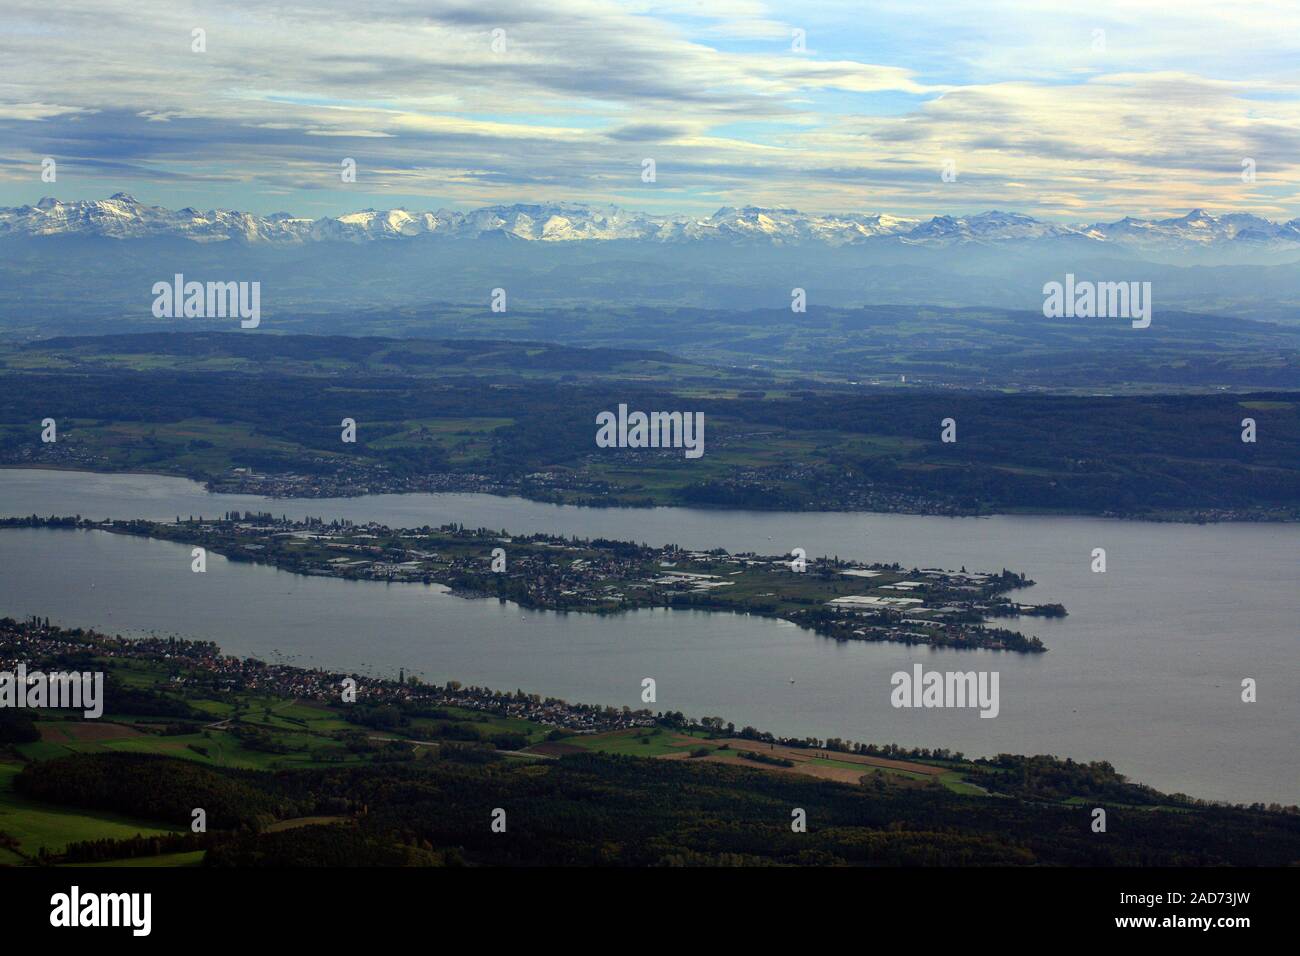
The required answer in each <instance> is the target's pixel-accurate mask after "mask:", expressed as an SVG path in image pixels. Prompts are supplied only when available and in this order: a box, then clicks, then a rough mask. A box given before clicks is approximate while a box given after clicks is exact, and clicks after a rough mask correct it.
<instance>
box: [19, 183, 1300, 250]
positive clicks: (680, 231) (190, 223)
mask: <svg viewBox="0 0 1300 956" xmlns="http://www.w3.org/2000/svg"><path fill="white" fill-rule="evenodd" d="M58 235H76V236H90V237H107V238H112V239H139V238H157V237H166V238H182V239H189V240H192V241H194V242H230V241H236V242H247V243H263V242H267V243H309V242H324V241H331V240H333V241H345V242H368V241H373V240H398V239H408V238H419V237H438V238H441V237H446V238H451V239H480V238H503V239H507V240H515V239H517V240H523V241H529V242H595V241H606V242H608V241H613V240H623V241H632V242H653V243H689V242H700V241H714V242H718V241H721V242H730V243H744V242H763V243H769V244H773V245H805V244H819V243H820V244H824V245H829V246H846V245H852V244H859V243H878V242H889V243H896V244H902V245H953V244H967V243H984V244H993V243H1005V242H1017V241H1018V242H1026V241H1031V242H1032V241H1038V240H1047V239H1050V240H1065V241H1078V242H1083V243H1110V244H1115V245H1121V246H1136V247H1144V248H1170V249H1176V248H1180V247H1181V248H1189V249H1193V248H1199V249H1206V248H1211V247H1221V246H1223V245H1225V244H1228V245H1231V246H1234V247H1236V248H1243V247H1246V246H1251V245H1263V246H1268V247H1279V248H1284V249H1285V248H1289V247H1293V246H1294V247H1300V219H1292V220H1291V221H1290V222H1284V223H1277V222H1271V221H1270V220H1268V219H1264V218H1261V217H1259V216H1255V215H1251V214H1249V213H1225V214H1223V215H1219V216H1214V215H1211V214H1209V213H1207V212H1206V211H1205V210H1203V209H1195V210H1192V211H1191V212H1189V213H1188V214H1187V215H1185V216H1180V217H1178V218H1174V219H1133V218H1129V217H1126V218H1124V219H1120V220H1118V221H1116V222H1109V223H1094V224H1092V225H1059V224H1054V223H1047V222H1041V221H1039V220H1037V219H1033V218H1032V217H1030V216H1025V215H1021V214H1019V213H1013V212H998V211H991V212H983V213H979V214H977V215H972V216H934V217H932V218H929V219H924V218H908V217H903V216H890V215H886V214H874V215H867V214H857V213H846V214H827V215H817V214H812V213H803V212H799V211H798V210H795V209H765V208H759V207H757V206H745V207H743V208H734V207H730V206H727V207H723V208H722V209H719V210H718V211H717V212H715V213H713V215H711V216H707V217H703V218H701V217H698V216H683V215H669V216H661V215H650V214H647V213H640V212H630V211H628V210H624V209H620V208H618V207H616V206H591V205H586V204H582V203H542V204H536V205H533V204H515V205H509V206H486V207H483V208H481V209H476V210H473V211H471V212H463V213H462V212H453V211H450V210H445V209H443V210H439V211H437V212H410V211H408V210H405V209H387V210H377V209H364V210H362V211H360V212H354V213H349V214H348V215H345V216H339V217H337V218H334V217H325V218H321V219H303V218H298V217H295V216H293V215H291V214H289V213H273V214H271V215H269V216H257V215H253V214H252V213H246V212H235V211H232V210H226V209H212V210H208V211H206V212H202V211H200V210H198V209H192V208H186V209H177V210H171V209H166V208H164V207H162V206H148V205H145V204H143V203H140V202H138V201H136V200H135V199H134V198H133V197H131V196H129V195H127V194H126V193H117V194H115V195H114V196H112V197H110V198H109V199H100V200H90V201H76V202H60V201H59V200H57V199H52V198H45V199H42V200H41V201H40V202H38V203H37V204H36V205H35V206H14V207H9V208H0V238H8V237H32V236H58Z"/></svg>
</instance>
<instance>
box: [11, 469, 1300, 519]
mask: <svg viewBox="0 0 1300 956" xmlns="http://www.w3.org/2000/svg"><path fill="white" fill-rule="evenodd" d="M5 471H58V472H66V473H70V474H83V475H103V476H114V475H128V476H136V477H141V478H169V479H175V480H178V481H189V482H192V483H193V484H196V485H198V486H199V487H200V488H201V489H202V490H203V492H204V493H205V494H208V495H214V496H215V495H231V496H240V497H247V498H257V499H260V500H262V501H267V502H273V501H332V500H338V501H350V500H353V499H356V498H373V497H380V496H394V497H400V496H406V495H488V496H490V497H493V498H501V499H504V500H511V499H516V500H519V501H526V502H530V503H532V504H541V505H553V506H555V507H558V508H590V509H599V510H609V511H655V510H659V509H672V510H680V511H698V512H702V513H705V514H756V515H772V514H791V515H798V514H808V515H836V514H843V515H882V516H902V517H916V518H953V519H987V518H1089V519H1095V520H1098V521H1121V522H1124V523H1126V524H1179V525H1213V524H1240V525H1249V524H1275V525H1293V524H1300V514H1296V515H1285V516H1281V515H1273V514H1267V515H1259V516H1249V515H1240V516H1222V515H1183V513H1181V512H1156V513H1150V514H1149V513H1143V514H1134V515H1123V514H1112V513H1107V512H1100V513H1098V512H1091V511H1069V510H1061V509H1057V510H1047V511H1037V510H1027V509H1026V510H1010V511H969V512H952V511H908V510H903V509H898V510H893V511H880V510H873V509H845V508H802V509H790V508H727V507H723V506H709V505H701V504H674V503H668V502H655V501H646V502H644V503H641V504H637V503H632V502H609V501H601V500H599V499H591V500H581V501H564V500H556V499H554V498H549V497H538V496H532V495H526V494H522V493H520V492H519V491H517V490H515V491H493V490H485V489H464V490H440V491H424V490H420V489H409V490H403V491H371V490H365V491H355V492H350V493H344V494H340V493H330V494H319V495H291V494H289V495H268V494H266V493H264V492H260V491H243V490H236V489H223V488H216V489H214V488H213V487H212V481H211V480H210V479H208V478H204V477H195V476H193V475H187V474H178V473H175V472H169V471H140V470H137V469H120V470H119V469H106V470H99V469H94V468H84V467H79V466H70V465H60V464H57V463H39V462H38V463H30V464H14V463H4V464H0V473H3V472H5Z"/></svg>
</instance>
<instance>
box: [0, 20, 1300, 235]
mask: <svg viewBox="0 0 1300 956" xmlns="http://www.w3.org/2000/svg"><path fill="white" fill-rule="evenodd" d="M198 29H201V30H203V31H204V34H205V37H204V39H205V41H206V50H205V51H204V52H195V51H194V50H193V46H194V43H195V41H194V39H193V37H194V31H195V30H198ZM796 31H802V32H801V33H798V34H797V36H796ZM799 37H802V38H804V40H803V48H802V49H799V48H798V47H799V46H800V43H799ZM494 38H495V43H494ZM46 156H49V157H53V158H54V159H55V160H56V162H57V164H58V165H57V176H58V178H57V182H56V183H53V184H51V183H43V182H41V178H40V173H41V160H42V159H43V158H44V157H46ZM349 157H350V158H353V159H355V161H356V164H357V181H356V182H355V183H350V184H349V183H343V182H342V181H341V180H340V176H339V171H340V163H341V162H342V160H343V159H344V158H349ZM645 159H653V160H654V161H655V164H656V174H657V176H656V182H654V183H650V184H647V183H643V182H642V176H641V172H642V163H643V160H645ZM1246 159H1250V160H1253V161H1254V165H1255V170H1256V175H1255V181H1254V182H1243V176H1242V163H1243V160H1246ZM948 161H951V162H952V163H953V164H954V166H955V169H956V181H955V182H945V181H944V180H943V178H942V176H941V173H942V172H943V169H944V165H945V163H946V162H948ZM117 191H126V192H130V193H132V194H134V195H135V196H136V197H137V198H139V199H141V200H144V201H149V202H156V203H160V204H163V205H169V206H176V207H181V206H195V207H199V208H204V209H207V208H212V207H214V206H224V207H229V208H238V209H245V210H250V211H253V212H258V213H269V212H274V211H277V210H286V211H292V212H295V213H299V214H303V215H311V216H319V215H329V214H338V213H342V212H348V211H352V210H355V209H358V208H362V207H365V206H374V207H377V208H387V207H392V206H405V207H407V208H415V209H436V208H439V207H443V206H445V207H450V208H459V209H466V208H472V207H475V206H479V205H484V204H488V203H498V202H528V201H542V200H573V201H586V202H599V203H604V202H614V203H618V204H620V205H623V206H627V207H630V208H634V209H646V210H651V211H659V212H690V213H708V212H711V211H713V210H714V209H716V208H717V207H719V206H722V205H748V204H755V205H764V206H793V207H797V208H800V209H805V210H809V211H845V212H893V213H899V214H910V215H930V214H935V213H942V212H955V213H962V212H974V211H979V210H984V209H991V208H998V209H1013V210H1017V211H1021V212H1026V213H1029V214H1031V215H1035V216H1039V217H1041V218H1056V219H1063V220H1068V221H1094V220H1097V219H1104V218H1105V219H1109V218H1118V217H1119V216H1123V215H1135V216H1148V215H1166V214H1168V215H1180V214H1182V213H1184V212H1186V211H1187V210H1189V209H1191V208H1193V207H1196V206H1201V207H1205V208H1208V209H1210V210H1211V211H1223V210H1227V209H1238V210H1245V211H1252V212H1256V213H1259V214H1261V215H1266V216H1268V217H1269V218H1273V219H1290V218H1293V217H1296V216H1300V3H1297V2H1296V0H1250V2H1242V3H1237V4H1232V3H1224V2H1222V0H1212V2H1211V0H1178V2H1177V3H1172V2H1169V0H1158V2H1149V0H1122V2H1115V0H1089V2H1087V3H1080V4H1077V5H1074V7H1073V10H1072V12H1071V11H1070V10H1064V9H1062V4H1060V3H1057V2H1041V3H1040V2H1023V0H1016V2H1012V0H978V2H976V0H969V2H961V3H949V2H919V0H898V2H883V3H880V2H870V0H868V2H850V0H845V2H841V0H816V2H812V3H787V2H777V0H774V2H763V0H708V2H704V0H664V2H655V0H627V2H620V0H459V2H439V0H409V2H408V0H348V2H342V0H337V2H332V0H305V2H301V3H294V4H278V3H275V2H271V0H247V2H246V0H221V2H219V3H204V2H185V0H98V2H84V0H4V4H3V6H2V7H0V205H17V204H21V203H27V202H35V201H36V200H37V199H38V198H39V197H41V196H43V195H55V196H57V197H58V198H60V199H85V198H102V197H104V196H107V195H109V194H111V193H113V192H117Z"/></svg>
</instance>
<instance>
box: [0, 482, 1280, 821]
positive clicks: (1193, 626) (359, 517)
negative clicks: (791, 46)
mask: <svg viewBox="0 0 1300 956" xmlns="http://www.w3.org/2000/svg"><path fill="white" fill-rule="evenodd" d="M235 508H238V509H245V510H266V511H271V512H273V513H275V514H277V515H278V514H287V515H289V516H298V517H301V516H304V515H317V516H321V517H324V518H327V519H328V518H335V517H339V518H351V519H353V520H355V521H366V520H377V521H383V522H385V523H387V524H389V525H391V526H394V527H400V526H420V525H425V524H429V525H438V524H442V523H445V522H448V521H457V522H461V523H464V524H466V525H469V526H471V527H474V526H486V527H492V528H503V529H507V530H509V531H511V532H516V533H520V532H524V533H526V532H533V531H546V532H553V533H563V534H576V535H580V536H584V537H594V536H604V537H611V538H626V539H633V540H637V541H644V542H647V543H650V544H664V543H668V542H674V543H677V544H680V545H683V546H687V547H724V548H727V549H728V550H732V551H740V550H754V551H760V552H764V553H769V554H775V553H788V552H789V551H790V549H792V548H794V547H801V548H803V549H805V551H806V552H807V553H808V555H809V557H813V556H818V555H822V554H835V555H839V556H840V557H842V558H854V559H861V560H867V561H900V562H902V563H903V564H904V565H905V566H919V567H942V568H958V567H961V566H965V567H967V568H968V569H970V570H977V569H979V570H999V569H1001V568H1003V567H1006V568H1011V569H1013V570H1016V571H1023V572H1025V573H1027V574H1028V575H1029V576H1030V577H1031V578H1033V579H1034V580H1036V581H1037V582H1038V584H1037V585H1036V586H1034V587H1032V588H1029V589H1027V590H1025V591H1023V592H1020V594H1019V595H1018V598H1019V599H1020V600H1021V601H1023V602H1026V603H1036V602H1045V601H1060V602H1061V603H1063V604H1065V606H1066V607H1067V609H1068V610H1069V612H1070V616H1069V617H1068V618H1066V619H1064V620H1060V621H1042V620H1036V619H1032V618H1026V619H1022V620H1021V621H1019V622H1015V624H1014V626H1017V627H1018V628H1019V629H1021V630H1023V631H1026V632H1028V633H1033V634H1037V635H1038V636H1040V637H1041V638H1042V639H1043V641H1044V642H1045V643H1046V644H1047V646H1048V648H1049V649H1050V650H1049V652H1048V653H1047V654H1042V655H1034V656H1030V655H1018V654H1008V653H997V652H981V651H947V650H932V649H928V648H924V647H905V646H902V645H894V644H857V643H850V644H838V643H836V642H834V641H830V640H826V639H823V638H818V637H816V636H814V635H813V634H811V633H809V632H807V631H803V630H800V629H798V628H795V627H793V626H791V625H788V624H785V623H783V622H777V621H770V620H764V619H762V618H756V617H749V616H743V615H733V614H719V613H708V612H687V611H665V610H655V611H638V612H635V613H630V614H624V615H617V616H612V617H603V618H602V617H595V616H588V615H582V614H567V615H566V614H556V613H551V612H539V611H527V610H524V609H521V608H519V607H517V606H515V605H512V604H506V603H502V602H499V601H496V600H467V599H464V598H459V597H455V596H452V595H449V594H447V593H445V592H444V590H443V589H442V588H440V587H425V586H421V585H386V584H382V583H377V582H345V581H337V580H329V579H323V578H312V577H303V576H297V575H292V574H289V573H287V572H283V571H278V570H276V569H273V568H268V567H257V566H250V565H247V564H235V563H229V562H226V561H225V560H224V559H222V558H221V557H219V556H217V555H209V560H208V573H207V574H203V575H198V574H193V573H192V572H191V571H190V570H189V549H188V548H187V547H184V546H181V545H176V544H169V543H165V542H158V541H146V540H139V539H133V538H127V537H124V536H119V535H112V534H107V533H103V532H84V531H51V530H36V529H21V530H9V531H4V532H0V613H4V614H8V615H11V616H12V615H16V616H21V615H25V614H40V615H43V616H44V615H48V616H49V617H50V618H51V620H53V621H55V622H58V623H61V624H67V625H74V626H75V625H80V626H90V627H96V628H99V629H103V630H108V631H111V632H115V633H123V634H130V633H145V632H159V633H164V634H166V633H177V634H181V635H184V636H190V637H201V638H205V639H210V640H215V641H217V642H218V643H219V644H221V645H222V647H223V648H225V649H226V650H227V651H229V652H231V653H237V654H254V655H258V656H261V657H265V658H268V659H270V658H273V657H275V656H277V655H279V656H280V657H281V658H282V659H292V660H293V661H295V662H298V663H304V664H318V665H323V666H328V667H334V668H339V669H357V670H361V671H364V672H369V673H375V674H392V675H394V676H395V675H396V672H397V668H398V667H405V668H406V669H407V671H408V672H412V673H417V674H421V675H422V676H424V677H425V678H426V679H429V680H436V681H439V682H441V681H444V680H447V679H451V678H455V679H457V680H460V681H463V682H465V683H471V684H485V685H488V686H492V687H499V688H503V689H510V690H513V689H515V688H517V687H520V688H523V689H525V690H527V691H529V692H533V693H541V694H551V695H555V696H560V697H565V698H567V699H570V700H581V701H585V702H590V703H607V704H614V705H622V704H627V705H629V706H634V707H635V706H641V703H640V682H641V679H642V678H643V677H654V678H655V680H656V682H657V685H658V701H657V703H656V707H657V708H659V709H672V710H681V711H684V712H685V713H687V714H689V715H691V716H695V717H699V716H704V715H718V716H722V717H725V718H726V719H728V720H732V721H735V722H736V724H737V725H744V724H752V725H754V726H757V727H760V728H762V729H765V730H771V731H772V732H774V733H779V734H784V735H790V736H794V735H800V736H802V735H816V736H821V737H826V736H836V737H846V738H850V739H854V740H871V741H877V742H882V743H884V742H890V741H894V742H897V743H900V744H904V745H919V746H929V747H939V746H942V747H949V748H951V749H956V750H962V751H965V752H966V753H968V754H971V755H984V754H995V753H998V752H1016V753H1055V754H1059V755H1062V756H1071V757H1074V758H1076V759H1081V760H1095V759H1105V760H1109V761H1110V762H1111V763H1113V764H1114V765H1115V766H1116V767H1117V768H1118V769H1119V770H1120V771H1121V772H1123V773H1126V774H1128V775H1129V776H1130V777H1132V778H1134V779H1137V780H1140V781H1142V782H1145V783H1149V784H1151V785H1153V786H1156V787H1159V788H1160V789H1162V790H1168V791H1180V790H1181V791H1184V792H1187V793H1190V794H1192V795H1194V796H1199V797H1204V798H1207V799H1223V800H1232V801H1242V802H1249V801H1256V800H1259V801H1265V802H1270V801H1279V802H1284V803H1295V802H1300V748H1297V743H1296V741H1297V729H1298V728H1300V695H1298V693H1297V692H1298V691H1300V623H1298V622H1300V562H1298V561H1297V558H1298V557H1300V525H1294V524H1292V525H1285V524H1220V525H1200V526H1198V525H1179V524H1156V523H1139V522H1122V521H1112V520H1105V519H1092V518H1058V517H1011V516H1003V517H995V518H939V517H924V516H910V515H880V514H866V513H853V514H803V513H770V512H736V511H728V512H723V511H699V510H692V509H680V508H656V509H652V510H622V509H593V508H578V507H567V506H556V505H545V504H539V503H536V502H530V501H526V500H523V499H518V498H498V497H492V496H489V495H474V494H445V495H431V494H417V495H374V496H367V497H362V498H345V499H314V500H271V499H264V498H260V497H256V496H248V495H210V494H207V493H206V492H205V491H204V490H203V488H202V486H200V485H197V484H195V483H193V482H189V481H185V480H183V479H176V478H164V477H157V476H145V475H95V474H88V473H81V472H61V471H38V470H0V515H25V514H33V513H36V514H41V515H50V514H59V515H66V514H81V515H82V516H84V517H90V518H105V517H113V518H130V517H141V518H153V519H164V520H168V519H172V518H175V517H176V516H177V515H181V516H188V515H191V514H193V515H196V516H197V515H200V514H203V515H208V516H212V515H217V514H220V513H221V512H223V511H226V510H230V509H235ZM1097 547H1101V548H1105V549H1106V552H1107V564H1108V570H1107V572H1106V573H1105V574H1094V573H1092V572H1091V570H1090V563H1091V552H1092V549H1093V548H1097ZM916 661H919V662H922V663H924V664H925V666H926V667H927V668H937V669H940V670H958V669H960V670H971V669H977V670H997V671H998V672H999V673H1000V675H1001V676H1000V690H1001V713H1000V714H999V716H998V717H997V718H996V719H993V720H988V719H980V718H979V717H978V715H977V712H976V711H974V710H968V711H952V710H898V709H894V708H893V707H892V706H891V705H890V700H889V698H890V690H891V688H890V681H889V679H890V675H891V674H892V673H893V672H894V671H896V670H900V669H910V667H911V664H912V663H913V662H916ZM1245 677H1253V678H1255V679H1256V680H1257V681H1258V683H1259V700H1258V702H1257V703H1254V704H1245V703H1242V702H1241V699H1240V693H1241V689H1240V684H1241V680H1242V678H1245ZM792 680H793V681H794V683H791V681H792Z"/></svg>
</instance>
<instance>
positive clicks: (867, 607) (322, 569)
mask: <svg viewBox="0 0 1300 956" xmlns="http://www.w3.org/2000/svg"><path fill="white" fill-rule="evenodd" d="M4 527H50V528H75V529H83V530H96V531H104V532H109V533H113V534H129V535H138V536H141V537H148V538H155V539H159V540H163V541H173V542H177V543H180V544H185V545H190V546H194V547H200V548H203V549H205V552H213V553H216V554H220V555H223V556H225V557H226V558H228V559H229V560H232V561H245V562H254V563H259V564H269V565H273V566H275V567H277V568H280V569H282V570H286V571H292V572H295V573H298V574H309V575H320V576H327V577H337V578H342V579H345V580H371V581H385V582H391V583H415V584H426V585H427V584H440V585H443V586H445V587H447V588H449V589H450V590H451V591H452V592H453V593H456V594H461V595H465V596H482V597H496V598H498V599H501V600H508V601H513V602H515V603H517V604H519V605H520V606H522V607H527V608H535V609H541V610H551V611H565V612H568V611H573V612H586V613H596V614H610V613H617V612H622V611H630V610H635V609H637V608H652V607H668V608H681V609H700V610H713V611H731V612H736V613H744V614H755V615H759V616H762V617H770V618H779V619H781V620H785V621H789V622H791V623H793V624H796V625H798V626H799V627H802V628H806V629H808V630H811V631H813V632H815V633H816V634H819V635H822V636H824V637H827V638H831V639H834V640H837V641H891V642H895V643H903V644H928V645H932V646H935V647H950V648H959V649H961V648H979V649H985V650H1000V651H1012V652H1017V653H1027V654H1038V653H1043V652H1044V651H1045V650H1046V647H1045V646H1044V645H1043V642H1042V641H1041V640H1040V639H1039V638H1038V637H1036V636H1026V635H1024V634H1021V633H1019V632H1017V631H1013V630H1009V629H1007V628H1001V627H994V626H992V625H990V624H988V623H987V622H988V619H989V618H994V617H997V618H1005V617H1017V616H1020V615H1026V616H1040V617H1060V616H1063V615H1064V614H1065V613H1066V611H1065V608H1064V607H1062V606H1061V605H1059V604H1034V605H1026V604H1019V603H1017V602H1015V601H1012V600H1011V599H1010V598H1009V597H1007V593H1008V592H1010V591H1013V590H1017V589H1020V588H1026V587H1030V586H1032V585H1033V583H1034V582H1033V581H1031V580H1029V579H1028V578H1027V577H1026V576H1025V575H1024V574H1021V573H1017V572H1014V571H1009V570H1007V569H1005V568H1003V569H1000V570H997V571H967V570H966V568H964V567H963V568H961V569H959V570H955V571H954V570H942V569H938V568H903V567H902V566H901V565H899V564H897V563H893V564H886V563H874V564H864V563H861V562H855V561H847V560H842V559H840V558H838V557H825V556H824V557H819V558H809V557H806V556H805V555H804V553H803V549H801V548H798V547H792V549H791V553H790V554H787V555H762V554H755V553H736V554H732V553H730V552H727V551H725V550H723V549H721V548H716V549H712V550H707V551H701V550H689V549H685V548H681V547H678V546H677V545H672V544H669V545H664V546H662V547H652V546H649V545H646V544H637V543H634V542H630V541H613V540H608V539H603V538H594V539H579V538H566V537H562V536H556V535H548V534H532V535H512V534H510V533H509V532H507V531H504V530H494V529H487V528H474V529H471V528H466V527H464V526H462V525H457V524H448V525H442V526H440V527H436V528H435V527H428V526H425V527H420V528H390V527H388V526H387V525H384V524H379V523H374V522H371V523H366V524H355V523H353V522H350V521H347V520H334V521H328V522H327V521H325V520H324V519H322V518H306V519H304V520H291V519H289V518H287V517H283V516H282V517H275V516H273V515H271V514H268V513H264V512H258V513H254V512H233V511H232V512H227V513H225V514H223V515H221V516H220V517H212V518H205V517H202V516H198V517H195V516H184V517H182V516H180V515H177V517H176V520H175V521H174V522H162V521H146V520H141V519H132V520H118V521H114V520H109V519H105V520H90V519H86V518H83V517H80V516H67V517H46V518H42V517H38V516H35V515H33V516H30V517H24V518H8V519H4V520H3V521H0V528H4Z"/></svg>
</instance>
